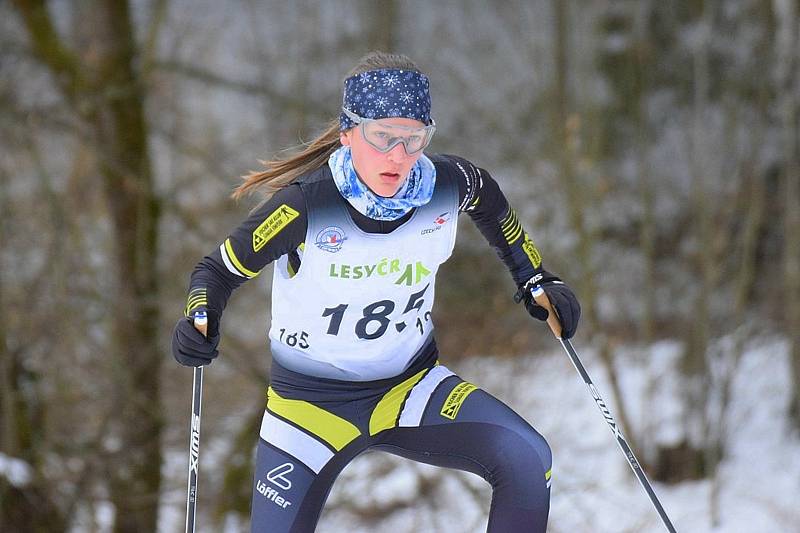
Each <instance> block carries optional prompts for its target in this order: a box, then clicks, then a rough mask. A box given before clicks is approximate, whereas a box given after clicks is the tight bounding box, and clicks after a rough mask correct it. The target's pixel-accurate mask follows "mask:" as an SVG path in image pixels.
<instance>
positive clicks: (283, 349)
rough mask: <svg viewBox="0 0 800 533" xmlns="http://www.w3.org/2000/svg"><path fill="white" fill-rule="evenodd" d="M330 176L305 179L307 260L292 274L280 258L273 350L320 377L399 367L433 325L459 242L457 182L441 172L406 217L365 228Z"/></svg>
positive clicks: (360, 375)
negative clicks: (437, 294) (445, 270)
mask: <svg viewBox="0 0 800 533" xmlns="http://www.w3.org/2000/svg"><path fill="white" fill-rule="evenodd" d="M326 170H327V168H326ZM323 176H324V177H323V178H322V179H321V180H319V181H316V182H311V183H307V184H303V185H302V187H303V191H304V193H305V195H306V202H307V205H308V230H307V233H306V240H305V244H304V247H303V250H302V264H301V265H300V269H299V270H298V272H297V273H296V274H295V275H294V276H292V275H291V274H290V272H289V265H288V260H287V256H283V257H281V258H280V259H279V260H278V261H277V262H276V265H275V273H274V276H273V283H272V326H271V329H270V332H269V338H270V347H271V351H272V356H273V357H274V358H275V360H276V361H277V362H278V363H280V364H281V365H283V366H284V367H286V368H288V369H290V370H294V371H296V372H301V373H304V374H309V375H314V376H320V377H328V378H334V379H343V380H354V381H365V380H375V379H382V378H387V377H391V376H395V375H397V374H400V373H401V372H402V371H403V370H404V369H405V368H406V367H407V365H408V364H409V362H410V361H411V359H413V357H414V356H415V355H416V353H417V351H418V350H419V349H420V348H421V347H422V346H423V345H424V344H425V343H426V341H427V340H428V339H429V337H430V336H431V334H432V332H433V320H432V317H431V309H432V307H433V297H434V282H435V278H436V272H437V271H438V269H439V265H441V264H442V263H443V262H444V261H445V260H446V259H447V258H448V257H450V254H451V253H452V251H453V246H454V244H455V238H456V222H457V217H458V190H457V189H456V187H455V184H453V183H450V182H449V180H444V179H442V180H437V183H436V188H435V190H434V193H433V197H432V198H431V201H430V202H428V203H427V204H426V205H424V206H421V207H418V208H416V210H415V212H414V214H413V215H412V216H411V218H410V219H409V220H408V221H406V222H405V223H404V224H403V225H401V226H400V227H398V228H397V229H395V230H394V231H392V232H391V233H389V234H375V233H365V232H364V231H362V230H360V229H359V228H358V227H357V226H356V225H355V223H354V222H353V220H352V218H351V217H350V214H349V213H348V211H347V206H346V200H345V199H344V198H342V196H341V195H340V194H339V191H338V190H337V189H336V186H335V185H334V183H333V181H332V178H331V177H330V175H329V173H327V172H325V173H324V174H323ZM326 178H327V179H326Z"/></svg>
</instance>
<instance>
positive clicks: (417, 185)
mask: <svg viewBox="0 0 800 533" xmlns="http://www.w3.org/2000/svg"><path fill="white" fill-rule="evenodd" d="M328 166H330V167H331V172H332V173H333V181H334V182H335V183H336V188H337V189H339V192H340V193H341V194H342V196H344V198H345V199H346V200H347V201H348V202H350V205H352V206H353V207H355V208H356V209H357V210H358V212H359V213H361V214H362V215H366V216H368V217H370V218H372V219H375V220H397V219H398V218H400V217H402V216H403V215H405V214H406V213H408V212H409V211H411V209H413V208H414V207H419V206H421V205H425V204H427V203H428V202H429V201H430V199H431V197H432V196H433V187H434V185H436V167H434V166H433V161H431V160H430V159H428V158H427V157H426V156H425V155H424V154H423V155H421V156H420V158H419V159H418V160H417V162H416V164H415V165H414V166H413V167H412V168H411V172H409V173H408V178H406V181H405V182H404V183H403V185H402V186H401V187H400V190H399V191H397V193H396V194H395V195H394V196H392V197H391V198H386V197H383V196H379V195H377V194H375V193H374V192H372V191H371V190H370V189H369V187H367V185H366V184H365V183H364V182H363V181H361V179H360V178H359V177H358V174H356V169H355V168H354V167H353V158H352V157H351V155H350V147H349V146H342V147H341V148H339V149H338V150H336V151H335V152H333V153H332V154H331V156H330V158H329V159H328Z"/></svg>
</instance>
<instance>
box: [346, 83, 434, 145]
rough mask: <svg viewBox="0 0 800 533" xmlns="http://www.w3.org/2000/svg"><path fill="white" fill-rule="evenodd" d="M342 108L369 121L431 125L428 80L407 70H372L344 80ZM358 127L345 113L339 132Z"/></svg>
mask: <svg viewBox="0 0 800 533" xmlns="http://www.w3.org/2000/svg"><path fill="white" fill-rule="evenodd" d="M342 107H344V108H345V109H347V110H349V111H352V112H353V113H355V114H356V115H358V116H360V117H365V118H372V119H378V118H390V117H403V118H413V119H414V120H419V121H420V122H422V123H423V124H425V125H426V126H427V125H429V124H430V123H431V93H430V82H429V81H428V77H427V76H426V75H425V74H422V73H421V72H417V71H415V70H406V69H392V68H382V69H378V70H369V71H367V72H362V73H361V74H357V75H355V76H351V77H349V78H347V79H346V80H344V98H343V99H342ZM353 126H355V123H354V122H353V121H352V120H350V118H348V117H347V115H345V114H344V113H341V114H340V115H339V129H340V130H341V131H344V130H347V129H350V128H352V127H353Z"/></svg>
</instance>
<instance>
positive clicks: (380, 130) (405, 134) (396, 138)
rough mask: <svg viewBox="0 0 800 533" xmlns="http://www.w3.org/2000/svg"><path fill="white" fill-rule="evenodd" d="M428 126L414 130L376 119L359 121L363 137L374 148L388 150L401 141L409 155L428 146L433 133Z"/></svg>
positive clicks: (382, 150)
mask: <svg viewBox="0 0 800 533" xmlns="http://www.w3.org/2000/svg"><path fill="white" fill-rule="evenodd" d="M429 128H430V127H426V128H419V129H416V130H414V129H407V128H400V127H396V126H390V125H387V124H381V123H380V122H377V121H364V122H362V123H361V133H362V134H363V135H364V139H366V141H367V142H368V143H369V144H371V145H372V146H373V147H374V148H375V149H377V150H379V151H381V152H388V151H389V150H391V149H392V148H394V147H395V146H397V145H398V144H400V143H403V146H404V147H405V149H406V152H407V153H408V154H409V155H411V154H415V153H417V152H419V151H420V150H422V149H424V148H425V147H426V146H428V143H430V139H431V136H432V133H433V132H432V131H431V130H430V129H429Z"/></svg>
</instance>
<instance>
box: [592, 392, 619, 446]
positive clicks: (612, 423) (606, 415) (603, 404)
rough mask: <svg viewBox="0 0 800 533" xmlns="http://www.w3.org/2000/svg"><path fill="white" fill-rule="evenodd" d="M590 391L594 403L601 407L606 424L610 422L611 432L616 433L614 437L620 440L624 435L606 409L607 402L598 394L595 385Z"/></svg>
mask: <svg viewBox="0 0 800 533" xmlns="http://www.w3.org/2000/svg"><path fill="white" fill-rule="evenodd" d="M589 390H591V391H592V398H594V401H595V402H596V403H597V407H599V408H600V411H601V412H602V413H603V418H605V419H606V422H608V425H609V426H611V431H613V432H614V436H615V437H617V438H618V439H619V438H620V437H621V436H622V434H621V433H620V431H619V428H618V427H617V423H616V422H615V421H614V417H613V416H611V411H609V410H608V407H606V402H604V401H603V399H602V398H601V397H600V393H599V392H597V388H596V387H595V386H594V385H589Z"/></svg>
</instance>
